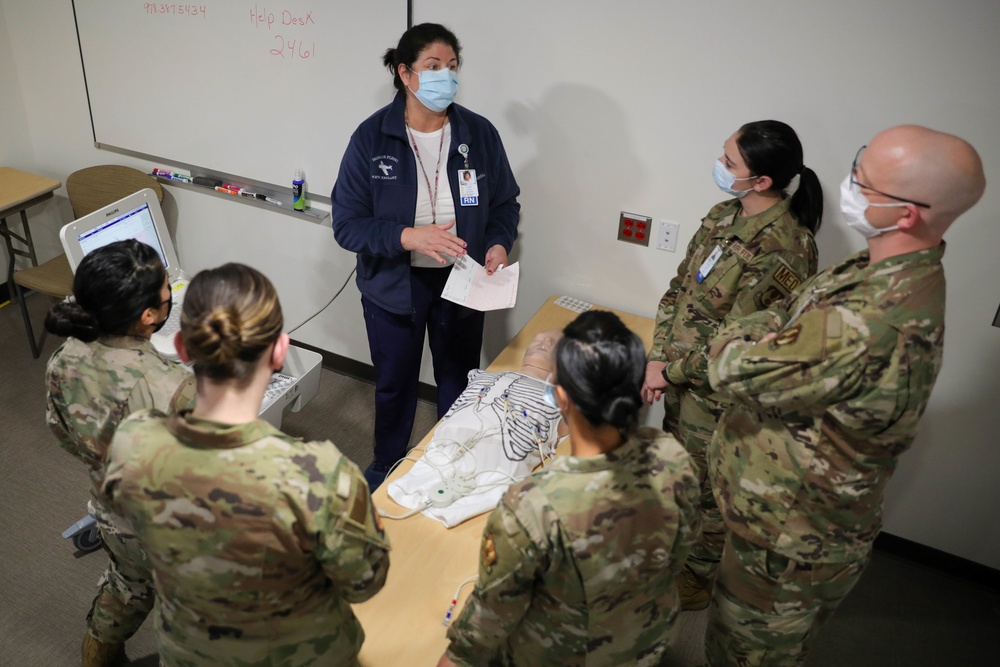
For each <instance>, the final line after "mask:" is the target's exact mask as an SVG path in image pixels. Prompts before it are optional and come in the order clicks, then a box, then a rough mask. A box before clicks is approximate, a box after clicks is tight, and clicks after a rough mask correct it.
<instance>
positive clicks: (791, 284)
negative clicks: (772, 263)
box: [774, 262, 802, 292]
mask: <svg viewBox="0 0 1000 667" xmlns="http://www.w3.org/2000/svg"><path fill="white" fill-rule="evenodd" d="M774 281H775V282H776V283H778V284H779V285H781V286H782V287H784V288H785V289H786V290H788V291H789V292H794V291H795V288H796V287H798V286H799V285H801V284H802V279H801V278H799V277H798V276H797V275H795V272H794V271H792V270H791V269H790V268H788V266H787V265H786V264H785V263H784V262H782V263H781V264H780V265H779V266H778V268H777V270H776V271H775V272H774Z"/></svg>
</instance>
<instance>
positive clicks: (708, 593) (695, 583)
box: [677, 567, 712, 611]
mask: <svg viewBox="0 0 1000 667" xmlns="http://www.w3.org/2000/svg"><path fill="white" fill-rule="evenodd" d="M677 594H678V596H679V597H680V599H681V611H698V610H700V609H704V608H706V607H707V606H708V601H709V600H710V599H711V597H712V584H711V583H710V582H708V581H705V580H704V579H702V578H701V577H699V576H698V575H696V574H695V573H694V572H692V571H691V570H689V569H688V568H686V567H685V568H682V569H681V571H680V573H679V574H678V575H677Z"/></svg>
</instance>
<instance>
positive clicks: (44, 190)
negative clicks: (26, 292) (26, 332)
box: [0, 167, 62, 291]
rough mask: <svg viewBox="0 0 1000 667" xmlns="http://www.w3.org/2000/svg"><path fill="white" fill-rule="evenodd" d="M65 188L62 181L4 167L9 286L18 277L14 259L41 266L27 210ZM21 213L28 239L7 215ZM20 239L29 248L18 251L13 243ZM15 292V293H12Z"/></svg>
mask: <svg viewBox="0 0 1000 667" xmlns="http://www.w3.org/2000/svg"><path fill="white" fill-rule="evenodd" d="M60 187H62V183H60V182H59V181H57V180H55V179H52V178H46V177H45V176H38V175H36V174H29V173H28V172H26V171H19V170H17V169H12V168H10V167H0V236H3V238H4V246H5V249H6V251H7V285H8V287H9V286H10V285H11V282H10V281H11V278H12V277H13V275H14V260H15V259H16V258H17V257H18V256H20V257H27V258H28V259H30V260H31V265H32V266H38V258H37V257H36V256H35V244H34V243H33V242H32V240H31V228H30V227H29V226H28V214H27V213H25V209H27V208H29V207H31V206H34V205H35V204H38V203H40V202H43V201H45V200H46V199H51V198H52V193H53V192H54V191H55V190H57V189H59V188H60ZM14 213H20V214H21V229H22V231H23V233H24V236H21V235H20V234H17V233H16V232H14V231H13V230H11V229H10V228H9V227H8V226H7V216H8V215H13V214H14ZM13 239H17V240H18V241H19V242H20V243H21V244H23V245H24V246H25V247H24V248H23V249H22V248H15V247H14V244H13V242H12V240H13ZM12 291H13V290H12Z"/></svg>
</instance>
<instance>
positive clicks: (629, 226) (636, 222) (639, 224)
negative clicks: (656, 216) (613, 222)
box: [618, 211, 653, 247]
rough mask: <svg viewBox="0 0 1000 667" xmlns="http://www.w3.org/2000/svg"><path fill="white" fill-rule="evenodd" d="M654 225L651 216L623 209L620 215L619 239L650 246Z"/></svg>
mask: <svg viewBox="0 0 1000 667" xmlns="http://www.w3.org/2000/svg"><path fill="white" fill-rule="evenodd" d="M652 226H653V219H652V218H650V217H649V216H646V215H636V214H635V213H626V212H625V211H622V212H621V215H620V216H619V217H618V240H619V241H625V242H626V243H635V244H636V245H641V246H646V247H648V246H649V236H650V234H652V231H653V230H652Z"/></svg>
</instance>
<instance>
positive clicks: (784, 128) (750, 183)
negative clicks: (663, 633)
mask: <svg viewBox="0 0 1000 667" xmlns="http://www.w3.org/2000/svg"><path fill="white" fill-rule="evenodd" d="M796 174H798V175H799V185H798V188H797V190H796V192H795V194H794V195H792V196H791V197H787V196H786V195H785V193H784V190H785V188H786V187H787V186H788V185H789V182H790V181H791V180H792V178H793V177H794V176H795V175H796ZM715 180H716V183H717V184H718V185H719V187H720V188H722V189H723V190H724V191H725V192H728V193H730V194H734V195H736V199H731V200H728V201H724V202H722V203H720V204H717V205H716V206H715V207H713V208H712V210H711V211H709V213H708V215H707V216H706V217H705V219H704V220H703V221H702V225H701V227H700V228H699V229H698V231H697V232H696V233H695V235H694V238H693V239H692V240H691V243H690V244H689V245H688V250H687V255H686V256H685V258H684V260H683V261H682V262H681V264H680V266H679V267H678V270H677V275H676V276H675V277H674V279H673V280H671V281H670V288H669V289H668V290H667V292H666V294H664V295H663V298H662V299H661V300H660V306H659V310H658V312H657V316H656V327H655V329H654V337H653V346H652V348H651V349H650V352H649V357H648V364H647V370H646V385H645V387H644V394H645V396H646V399H647V401H648V402H650V403H652V402H653V401H654V400H656V399H658V398H659V397H660V392H661V391H662V392H664V397H665V399H666V400H665V401H664V403H665V405H666V415H665V417H664V421H663V428H664V430H666V431H670V432H672V433H673V434H674V435H675V436H676V437H677V439H678V440H680V441H681V443H682V444H683V445H684V447H685V448H686V449H687V451H688V453H689V454H691V457H692V460H693V461H694V465H695V470H696V471H697V473H698V479H699V481H700V482H701V485H702V499H701V507H702V510H701V511H702V517H701V520H702V537H701V540H700V541H699V543H698V544H697V545H696V546H695V548H694V550H693V551H692V553H691V556H690V558H689V559H688V563H687V567H686V568H685V571H684V572H683V573H682V576H681V601H682V604H683V607H684V609H703V608H705V607H706V606H708V599H709V590H710V587H711V582H712V580H713V579H714V577H715V569H716V567H717V566H718V562H719V558H720V557H721V554H722V546H723V543H724V542H725V526H724V524H723V522H722V518H721V517H720V516H719V511H718V508H717V507H716V506H715V500H714V498H713V496H712V489H711V487H710V485H709V484H708V480H707V472H706V471H707V464H706V460H705V459H706V452H707V450H708V444H709V442H710V441H711V439H712V433H713V432H714V431H715V426H716V424H717V423H718V420H719V417H720V416H721V414H722V410H723V407H724V403H723V402H722V401H721V400H720V399H719V397H718V396H716V395H713V394H712V393H711V392H710V391H709V389H708V387H707V386H705V383H704V382H701V381H700V379H699V378H701V377H702V376H703V375H704V372H705V369H704V355H703V354H700V352H701V350H702V349H703V348H704V346H705V345H706V344H707V342H708V341H709V340H710V339H711V337H712V336H713V335H714V334H715V333H716V332H717V331H718V330H719V329H720V328H722V327H724V326H725V325H726V324H727V323H728V322H731V321H733V320H734V319H737V318H740V317H742V316H744V315H747V314H750V313H753V312H756V311H758V310H761V309H762V308H766V307H768V306H769V305H770V304H772V303H774V302H775V301H777V300H779V299H781V298H783V297H785V296H787V295H788V294H789V293H790V292H791V291H793V290H794V289H795V288H796V287H798V285H799V284H800V283H801V282H802V280H803V279H805V278H806V277H808V276H810V275H812V274H813V273H815V271H816V261H817V252H816V243H815V241H814V240H813V232H815V231H816V230H817V229H818V228H819V224H820V220H821V217H822V213H823V203H822V202H823V192H822V189H821V187H820V185H819V181H818V179H817V178H816V174H815V173H813V171H812V170H811V169H809V168H807V167H805V166H803V164H802V146H801V144H800V143H799V140H798V137H797V136H796V134H795V131H794V130H792V128H791V127H789V126H788V125H786V124H784V123H781V122H778V121H757V122H753V123H748V124H746V125H744V126H743V127H742V128H740V129H739V130H738V131H737V132H736V133H735V134H733V135H732V136H731V137H730V138H729V139H728V140H727V141H726V143H725V146H724V154H723V156H722V157H721V158H719V160H718V161H717V163H716V168H715ZM734 182H742V183H743V184H744V186H745V187H747V188H748V189H746V190H737V189H734V188H733V187H732V186H733V185H734Z"/></svg>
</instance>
